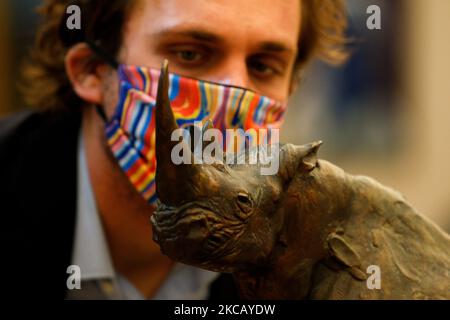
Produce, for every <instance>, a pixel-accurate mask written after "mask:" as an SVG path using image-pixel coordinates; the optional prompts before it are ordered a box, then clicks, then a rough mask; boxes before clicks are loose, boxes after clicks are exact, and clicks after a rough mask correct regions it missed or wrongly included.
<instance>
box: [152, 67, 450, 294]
mask: <svg viewBox="0 0 450 320" xmlns="http://www.w3.org/2000/svg"><path fill="white" fill-rule="evenodd" d="M167 74H168V70H167V62H165V63H164V64H163V67H162V74H161V78H160V82H159V87H158V98H157V106H156V115H155V117H156V126H157V129H156V156H157V161H158V166H157V172H156V188H157V195H158V198H159V204H158V206H157V210H156V212H155V213H154V214H153V216H152V217H151V222H152V226H153V237H154V240H155V241H156V242H157V243H158V244H159V245H160V247H161V251H162V252H163V253H164V254H166V255H168V256H169V257H171V258H172V259H174V260H176V261H179V262H182V263H186V264H189V265H193V266H197V267H200V268H204V269H207V270H212V271H218V272H228V273H232V274H233V277H234V279H235V281H236V284H237V286H238V288H239V291H240V295H241V297H242V298H244V299H450V237H449V235H448V234H446V233H444V232H443V231H442V230H441V229H439V227H437V226H436V225H435V224H433V223H432V222H430V221H428V220H427V219H426V218H425V217H423V216H422V215H420V214H419V213H418V212H416V210H415V209H414V208H412V207H411V206H410V205H409V204H408V203H407V202H406V201H405V199H404V198H403V196H402V195H401V194H399V193H398V192H396V191H394V190H392V189H389V188H387V187H384V186H382V185H381V184H379V183H378V182H376V181H375V180H373V179H371V178H368V177H364V176H353V175H350V174H347V173H345V172H344V171H343V170H342V169H340V168H338V167H336V166H335V165H333V164H331V163H330V162H327V161H325V160H319V159H317V150H318V148H319V147H320V144H321V143H320V142H316V143H311V144H307V145H303V146H295V145H292V144H285V145H282V146H281V147H280V168H279V172H278V174H277V175H272V176H263V175H261V174H260V171H259V165H258V164H256V165H226V164H213V165H198V164H197V165H186V164H181V165H174V164H173V163H172V162H171V159H170V150H171V148H172V147H173V143H174V142H171V141H170V134H171V132H172V131H173V130H174V129H176V128H177V126H176V123H175V121H174V116H173V113H172V111H171V108H170V103H169V99H168V93H167V90H168V88H167V86H168V84H167V83H168V82H167ZM372 265H375V266H379V268H380V272H381V279H380V285H381V287H380V289H369V288H368V285H367V279H368V277H369V276H370V274H369V273H368V272H367V268H368V267H369V266H372Z"/></svg>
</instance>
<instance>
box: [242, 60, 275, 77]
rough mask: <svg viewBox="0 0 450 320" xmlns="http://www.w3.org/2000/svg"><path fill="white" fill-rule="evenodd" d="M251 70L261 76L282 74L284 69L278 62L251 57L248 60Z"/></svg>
mask: <svg viewBox="0 0 450 320" xmlns="http://www.w3.org/2000/svg"><path fill="white" fill-rule="evenodd" d="M248 67H249V68H250V70H251V71H252V72H253V73H254V74H256V75H257V76H259V77H269V76H274V75H278V74H281V73H282V71H281V70H280V68H279V67H277V66H276V63H267V62H266V61H264V60H262V59H251V60H250V61H249V62H248Z"/></svg>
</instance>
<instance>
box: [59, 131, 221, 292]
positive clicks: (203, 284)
mask: <svg viewBox="0 0 450 320" xmlns="http://www.w3.org/2000/svg"><path fill="white" fill-rule="evenodd" d="M77 192H78V200H77V212H76V226H75V239H74V249H73V253H72V264H73V265H77V266H79V268H80V271H81V289H72V290H67V298H68V299H133V300H140V299H144V297H143V295H142V294H141V293H140V292H139V291H138V290H137V289H136V288H135V287H134V286H133V285H132V284H131V283H130V282H129V281H128V280H127V279H126V278H125V277H124V276H122V275H121V274H119V273H116V272H115V270H114V267H113V264H112V260H111V256H110V253H109V248H108V243H107V241H106V238H105V234H104V231H103V226H102V223H101V220H100V216H99V214H98V210H97V207H96V204H95V200H94V196H93V192H92V188H91V183H90V179H89V173H88V169H87V164H86V157H85V150H84V144H83V138H82V135H81V133H80V136H79V143H78V186H77ZM149 223H150V222H149ZM149 241H152V240H151V239H149ZM218 275H219V274H218V273H216V272H211V271H206V270H202V269H199V268H195V267H191V266H188V265H184V264H181V263H176V264H175V266H174V267H173V268H172V270H171V272H170V273H169V275H168V277H167V278H166V280H165V282H164V283H163V284H162V286H161V287H160V288H159V290H158V292H157V293H156V295H155V296H154V297H153V299H157V300H166V299H177V300H178V299H180V300H184V299H186V300H197V299H206V298H207V297H208V291H209V286H210V284H211V283H212V282H213V281H214V280H215V279H216V278H217V277H218ZM151 276H152V275H151V274H150V275H149V277H151Z"/></svg>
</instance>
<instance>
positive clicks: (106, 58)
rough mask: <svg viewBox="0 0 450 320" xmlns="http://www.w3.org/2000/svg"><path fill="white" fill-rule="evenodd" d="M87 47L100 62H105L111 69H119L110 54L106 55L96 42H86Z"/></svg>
mask: <svg viewBox="0 0 450 320" xmlns="http://www.w3.org/2000/svg"><path fill="white" fill-rule="evenodd" d="M86 43H87V45H88V46H89V48H90V49H91V50H92V51H94V53H95V54H96V55H97V56H98V57H99V58H100V59H102V60H104V61H105V62H107V63H108V64H109V65H110V66H111V67H113V68H114V69H118V68H119V63H118V62H117V61H116V59H114V58H113V57H112V56H111V55H110V54H108V53H106V52H105V51H104V50H103V49H102V48H101V47H100V46H99V45H98V41H96V42H92V41H90V40H86Z"/></svg>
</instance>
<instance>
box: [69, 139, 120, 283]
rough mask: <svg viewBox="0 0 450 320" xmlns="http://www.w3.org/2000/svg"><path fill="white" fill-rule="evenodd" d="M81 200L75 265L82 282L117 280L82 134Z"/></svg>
mask: <svg viewBox="0 0 450 320" xmlns="http://www.w3.org/2000/svg"><path fill="white" fill-rule="evenodd" d="M77 192H78V197H77V198H78V200H77V213H76V217H77V218H76V219H77V220H76V227H75V242H74V250H73V256H72V261H73V264H75V265H78V266H79V267H80V270H81V280H91V279H102V278H110V279H112V278H114V276H115V273H114V268H113V264H112V260H111V256H110V254H109V248H108V243H107V241H106V237H105V234H104V232H103V227H102V222H101V220H100V216H99V214H98V211H97V207H96V204H95V200H94V195H93V192H92V188H91V182H90V179H89V173H88V168H87V162H86V155H85V148H84V143H83V138H82V134H81V132H80V136H79V139H78V185H77Z"/></svg>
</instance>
